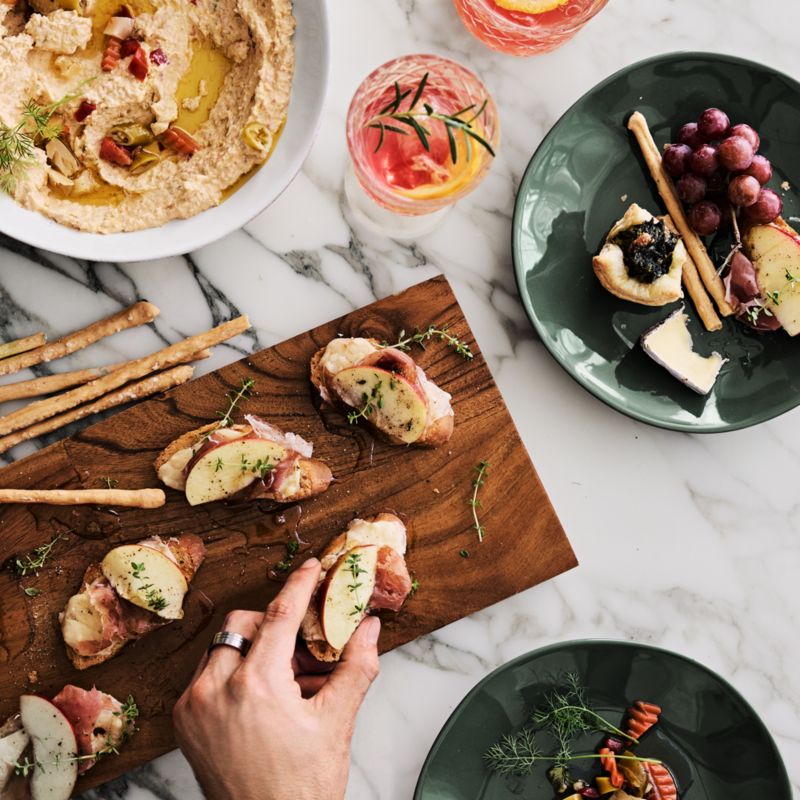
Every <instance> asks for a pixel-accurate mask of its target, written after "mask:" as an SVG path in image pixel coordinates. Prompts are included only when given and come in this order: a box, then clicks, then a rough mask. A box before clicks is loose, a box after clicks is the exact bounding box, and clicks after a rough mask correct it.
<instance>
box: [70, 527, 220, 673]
mask: <svg viewBox="0 0 800 800" xmlns="http://www.w3.org/2000/svg"><path fill="white" fill-rule="evenodd" d="M204 558H205V547H204V545H203V542H202V541H201V540H200V538H199V537H198V536H195V535H194V534H182V535H180V536H174V537H170V538H169V539H161V538H159V537H158V536H153V537H150V538H149V539H144V540H142V541H141V542H138V543H137V544H125V545H121V546H119V547H115V548H113V549H112V550H110V551H109V552H108V553H106V555H105V558H103V560H102V562H100V563H99V564H91V565H90V566H89V567H88V569H87V570H86V572H85V573H84V576H83V584H82V586H81V589H80V591H79V592H78V593H77V594H75V595H73V596H72V597H70V599H69V600H68V601H67V605H66V607H65V608H64V610H63V611H62V612H61V614H60V615H59V622H60V624H61V634H62V636H63V638H64V643H65V644H66V646H67V655H68V656H69V659H70V661H72V663H73V665H74V666H75V667H76V669H87V668H88V667H93V666H95V665H96V664H102V663H103V662H104V661H108V660H109V659H110V658H113V657H114V656H115V655H116V654H117V653H118V652H119V651H120V650H122V648H123V647H125V645H126V644H127V643H128V642H132V641H134V640H136V639H140V638H141V637H142V636H145V635H146V634H148V633H150V631H153V630H155V629H156V628H160V627H161V626H162V625H167V624H168V623H170V622H172V621H173V620H175V619H181V618H182V617H183V599H184V596H185V595H186V592H187V591H188V589H189V584H190V583H191V581H192V579H193V578H194V576H195V574H196V573H197V570H198V569H199V568H200V565H201V564H202V563H203V559H204Z"/></svg>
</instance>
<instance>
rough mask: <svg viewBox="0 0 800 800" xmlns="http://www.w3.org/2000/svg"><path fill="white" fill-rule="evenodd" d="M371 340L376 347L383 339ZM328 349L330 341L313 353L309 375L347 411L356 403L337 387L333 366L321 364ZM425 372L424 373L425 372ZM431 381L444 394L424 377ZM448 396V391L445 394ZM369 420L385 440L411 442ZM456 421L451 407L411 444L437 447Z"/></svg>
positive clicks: (330, 399) (329, 400)
mask: <svg viewBox="0 0 800 800" xmlns="http://www.w3.org/2000/svg"><path fill="white" fill-rule="evenodd" d="M364 341H366V342H369V343H370V344H371V345H373V346H374V347H379V346H380V342H378V340H377V339H366V340H364ZM326 350H327V345H326V346H325V347H321V348H320V349H319V350H317V352H316V353H314V355H313V356H312V357H311V361H310V362H309V364H310V366H309V368H310V377H311V383H312V385H313V386H314V388H316V389H317V391H318V392H319V393H320V396H321V397H322V399H323V401H325V402H327V403H329V404H330V405H332V406H333V407H334V408H337V409H338V410H339V411H342V412H343V413H348V412H350V411H352V410H353V408H354V406H353V405H351V404H350V403H348V402H347V401H346V400H345V399H344V398H343V397H342V395H341V393H340V392H339V391H338V390H337V387H336V384H335V381H334V378H335V376H336V373H335V372H331V371H330V370H328V369H326V368H325V367H324V366H323V365H322V357H323V355H324V354H325V351H326ZM423 374H424V373H423ZM425 380H426V381H427V382H428V383H429V384H431V387H432V388H431V389H430V391H437V392H440V393H442V394H444V393H443V392H441V389H439V387H437V386H436V385H435V384H433V382H432V381H430V380H429V379H427V377H426V379H425ZM445 396H446V397H447V398H448V400H449V395H445ZM428 404H429V409H430V405H431V404H430V400H429V403H428ZM429 413H430V411H429ZM366 423H367V424H368V425H369V426H370V428H371V429H372V430H373V431H375V433H377V434H378V436H380V438H381V439H383V440H384V441H387V442H389V443H390V444H394V445H408V444H409V443H408V442H407V441H405V440H403V439H401V438H399V437H398V436H395V435H392V433H390V432H389V431H387V430H385V429H384V428H381V427H380V426H378V425H377V424H375V422H374V421H373V420H372V419H370V418H367V420H366ZM454 424H455V417H454V415H453V413H452V409H451V410H450V413H448V414H444V415H441V416H435V417H431V418H429V420H428V423H427V425H426V426H425V429H424V431H423V432H422V435H421V436H420V437H419V438H417V439H415V440H414V441H413V442H411V444H413V445H414V446H416V447H438V446H439V445H442V444H444V443H445V442H447V441H448V440H449V439H450V437H451V436H452V435H453V428H454Z"/></svg>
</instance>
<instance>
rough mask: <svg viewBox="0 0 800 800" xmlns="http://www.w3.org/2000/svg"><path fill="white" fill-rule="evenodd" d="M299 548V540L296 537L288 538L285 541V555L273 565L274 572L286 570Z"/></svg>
mask: <svg viewBox="0 0 800 800" xmlns="http://www.w3.org/2000/svg"><path fill="white" fill-rule="evenodd" d="M299 550H300V542H298V541H297V539H289V541H287V542H286V555H285V556H284V558H283V559H281V560H280V561H279V562H278V563H277V564H276V565H275V572H288V571H289V569H290V568H291V566H292V561H294V557H295V556H296V555H297V553H298V551H299Z"/></svg>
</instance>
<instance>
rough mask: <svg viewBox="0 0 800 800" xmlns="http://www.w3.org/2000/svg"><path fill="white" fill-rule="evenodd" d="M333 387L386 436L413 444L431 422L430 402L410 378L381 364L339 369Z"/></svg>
mask: <svg viewBox="0 0 800 800" xmlns="http://www.w3.org/2000/svg"><path fill="white" fill-rule="evenodd" d="M333 383H334V390H335V391H336V393H337V394H338V396H339V397H340V398H341V399H342V400H343V401H344V402H345V403H346V404H347V405H348V406H350V407H351V408H353V409H355V411H354V412H352V413H351V415H349V417H348V418H349V419H351V420H354V419H356V416H354V415H360V416H363V417H364V418H365V419H366V420H367V421H369V422H371V423H372V424H373V425H374V426H375V427H376V428H378V429H379V430H380V431H382V432H383V433H385V434H386V435H387V436H389V437H391V438H394V439H398V440H400V441H402V442H405V443H406V444H411V443H412V442H415V441H416V440H417V439H419V438H420V436H422V434H423V432H424V431H425V425H426V424H427V422H428V402H427V399H426V397H425V395H424V394H422V393H420V392H419V391H418V390H417V389H416V388H415V387H414V386H413V385H412V384H411V383H410V382H409V381H407V380H406V379H405V378H403V377H402V376H401V375H399V374H398V373H396V372H390V371H389V370H385V369H380V368H378V367H369V366H368V367H363V366H362V367H348V368H347V369H343V370H341V372H338V373H336V376H335V377H334V378H333Z"/></svg>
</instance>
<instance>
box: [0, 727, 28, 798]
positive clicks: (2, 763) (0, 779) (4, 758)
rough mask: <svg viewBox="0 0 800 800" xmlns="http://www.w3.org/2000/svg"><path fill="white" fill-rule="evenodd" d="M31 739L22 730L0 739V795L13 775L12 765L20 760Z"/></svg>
mask: <svg viewBox="0 0 800 800" xmlns="http://www.w3.org/2000/svg"><path fill="white" fill-rule="evenodd" d="M30 740H31V737H30V736H28V732H27V731H26V730H25V729H24V728H20V730H18V731H14V733H9V734H8V735H7V736H4V737H3V738H2V739H0V795H1V794H2V791H3V787H4V786H5V785H6V784H7V783H8V779H9V778H10V777H11V776H12V775H13V774H14V765H15V764H16V763H17V762H18V761H19V760H20V758H21V757H22V754H23V753H24V752H25V748H26V747H27V746H28V742H30Z"/></svg>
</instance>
